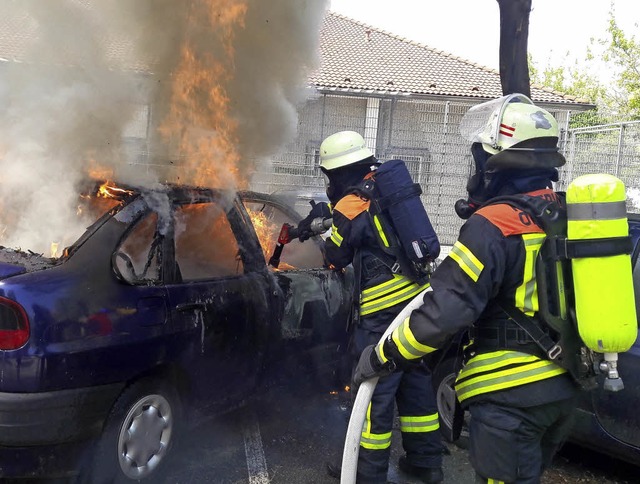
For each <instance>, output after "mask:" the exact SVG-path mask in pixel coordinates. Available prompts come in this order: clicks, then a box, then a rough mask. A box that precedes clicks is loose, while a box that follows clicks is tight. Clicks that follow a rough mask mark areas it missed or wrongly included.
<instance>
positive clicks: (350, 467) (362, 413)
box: [340, 286, 431, 484]
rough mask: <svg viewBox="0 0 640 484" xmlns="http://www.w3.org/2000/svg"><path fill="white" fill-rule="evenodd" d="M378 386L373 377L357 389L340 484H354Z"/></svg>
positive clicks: (407, 310) (403, 315) (403, 314)
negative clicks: (365, 426)
mask: <svg viewBox="0 0 640 484" xmlns="http://www.w3.org/2000/svg"><path fill="white" fill-rule="evenodd" d="M427 291H431V286H429V287H428V288H427V289H425V290H424V291H422V292H421V293H420V294H418V295H417V296H416V297H414V298H413V299H412V300H411V301H409V304H407V305H406V306H405V307H404V308H403V309H402V311H400V314H398V315H397V316H396V317H395V319H394V320H393V321H392V322H391V324H390V325H389V327H388V328H387V330H386V331H385V332H384V334H383V335H382V338H380V341H379V342H378V343H382V342H383V341H384V340H385V339H386V337H387V336H389V335H390V334H391V332H392V331H393V330H394V329H396V328H397V327H398V326H400V324H401V323H402V322H403V321H404V320H405V319H407V318H408V317H409V315H410V314H411V311H413V310H414V309H416V308H418V307H420V306H421V305H422V299H423V297H424V295H425V293H426V292H427ZM377 384H378V377H373V378H371V379H369V380H366V381H364V382H362V384H361V385H360V388H358V394H357V395H356V399H355V401H354V403H353V409H352V410H351V417H350V418H349V426H348V427H347V436H346V437H345V439H344V450H343V451H342V469H341V472H340V484H355V482H356V474H357V472H358V452H359V451H360V435H361V433H362V426H363V425H364V419H365V417H366V416H367V408H368V407H369V402H371V397H372V396H373V391H374V390H375V388H376V385H377Z"/></svg>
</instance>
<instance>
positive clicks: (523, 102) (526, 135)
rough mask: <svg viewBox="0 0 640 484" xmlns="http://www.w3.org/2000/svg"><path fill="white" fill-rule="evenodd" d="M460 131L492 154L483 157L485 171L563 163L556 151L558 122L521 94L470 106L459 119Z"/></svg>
mask: <svg viewBox="0 0 640 484" xmlns="http://www.w3.org/2000/svg"><path fill="white" fill-rule="evenodd" d="M460 132H461V133H462V135H463V136H464V137H465V138H466V139H467V140H469V141H471V142H473V143H482V148H483V149H484V151H486V152H487V153H489V154H490V155H493V156H491V157H490V158H489V159H488V160H487V165H486V168H487V169H489V170H492V169H494V170H495V169H510V168H534V167H548V168H552V167H559V166H562V165H564V164H565V162H566V160H565V158H564V156H562V155H561V154H560V153H559V152H558V136H559V130H558V122H557V121H556V120H555V118H554V117H553V116H552V115H551V113H549V111H547V110H546V109H543V108H541V107H538V106H536V105H535V104H533V102H532V101H531V99H529V98H528V97H527V96H525V95H524V94H517V93H516V94H510V95H508V96H503V97H501V98H498V99H495V100H493V101H488V102H485V103H482V104H478V105H476V106H473V107H472V108H471V109H469V111H468V112H467V114H465V116H464V117H463V118H462V121H461V123H460ZM506 151H508V153H506Z"/></svg>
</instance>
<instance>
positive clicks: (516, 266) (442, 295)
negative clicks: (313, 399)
mask: <svg viewBox="0 0 640 484" xmlns="http://www.w3.org/2000/svg"><path fill="white" fill-rule="evenodd" d="M461 132H462V133H463V135H467V136H468V139H469V140H470V141H472V146H471V153H472V156H473V159H474V161H475V173H473V174H472V175H471V176H470V178H469V181H468V184H467V192H468V199H467V200H460V201H458V202H457V203H456V212H457V213H458V215H459V216H460V217H461V218H463V219H468V220H467V221H466V222H465V223H464V225H463V226H462V228H461V229H460V233H459V236H458V240H457V241H456V242H455V244H454V245H453V247H452V249H451V252H450V253H449V256H448V257H447V258H446V259H445V260H444V261H443V262H442V263H441V264H440V266H439V267H438V268H437V269H436V271H435V272H434V274H433V275H432V277H431V287H432V291H431V292H428V293H426V294H425V296H424V299H423V304H422V305H421V306H420V307H419V308H418V309H416V310H414V311H413V312H412V313H411V315H410V316H409V317H408V318H407V319H406V320H405V321H404V322H403V323H401V325H400V326H399V327H398V328H397V329H396V330H394V331H393V333H392V334H391V335H390V336H389V337H388V338H387V339H386V340H385V341H384V342H383V343H381V344H379V345H377V346H369V347H368V348H366V349H365V350H364V351H363V354H362V356H361V359H360V361H359V363H358V365H357V367H356V371H355V374H354V384H355V385H358V384H359V383H361V382H362V381H364V380H366V379H368V378H370V377H372V376H374V375H380V374H385V373H387V372H388V371H390V369H391V368H393V366H395V365H399V364H402V363H403V362H407V361H417V360H420V359H423V360H424V359H425V358H423V357H424V356H425V355H431V359H433V360H435V359H436V355H434V354H433V353H434V352H435V351H436V350H437V349H438V348H443V347H444V346H445V345H446V344H447V342H449V341H454V340H456V339H455V338H452V337H453V336H454V335H456V334H458V332H459V331H461V330H464V329H467V328H469V331H468V336H469V341H468V343H469V344H468V345H467V346H466V347H465V348H464V358H465V359H464V365H463V367H462V369H461V370H460V373H459V375H458V377H457V380H456V393H457V396H458V399H459V401H460V403H461V404H462V407H463V408H465V409H468V410H469V413H470V416H471V419H470V422H469V438H470V445H469V453H470V460H471V464H472V465H473V467H474V470H475V472H476V476H477V481H478V482H489V483H493V482H504V483H538V482H540V477H541V475H542V473H543V470H544V469H545V468H546V467H547V466H548V465H549V464H550V462H551V459H552V456H553V455H554V453H555V451H556V450H557V449H558V447H559V446H560V445H561V443H562V441H563V439H564V438H565V436H566V435H567V433H568V431H569V428H570V425H571V413H572V410H573V408H574V406H575V400H576V396H577V393H578V385H577V384H576V383H575V381H574V380H573V379H572V378H571V377H570V376H569V374H568V373H567V371H566V370H564V369H563V368H561V367H560V366H558V365H556V364H555V363H554V362H552V361H551V360H550V359H549V358H547V357H546V355H545V354H544V353H543V352H541V351H540V350H539V349H538V346H537V345H536V344H534V340H533V339H532V338H531V337H530V336H529V335H528V334H527V333H525V332H524V331H523V330H522V329H519V327H518V326H517V325H516V324H515V323H514V322H513V320H510V318H509V317H508V316H507V314H506V312H505V311H504V310H503V307H506V305H511V307H513V306H515V308H517V310H518V311H521V312H523V313H525V314H527V315H529V316H532V317H534V319H535V318H536V316H537V312H538V309H539V308H538V296H537V287H536V279H535V266H534V262H535V259H536V254H537V252H538V250H539V249H540V246H541V244H542V241H543V240H544V237H545V234H544V232H543V231H542V230H541V229H540V227H538V226H537V225H535V223H533V222H532V220H531V218H530V217H528V216H527V214H526V213H525V212H522V211H520V210H517V209H515V208H513V207H512V206H511V205H507V204H504V203H498V204H491V205H489V204H488V203H487V202H490V201H491V199H492V198H494V197H498V196H508V195H515V194H529V195H533V196H537V197H544V198H546V199H558V197H557V194H556V193H555V192H554V191H553V190H552V182H554V181H557V180H558V171H557V168H558V167H560V166H562V165H563V164H564V163H565V159H564V157H563V156H562V154H560V153H559V151H558V124H557V122H556V120H555V119H554V118H553V116H552V115H551V114H550V113H549V112H547V111H546V110H544V109H542V108H540V107H537V106H535V105H534V104H533V103H532V102H531V100H530V99H528V98H527V97H526V96H524V95H520V94H513V95H510V96H505V97H502V98H500V99H498V100H493V101H489V102H487V103H483V104H480V105H478V106H476V107H474V108H472V109H470V110H469V112H468V113H467V114H466V115H465V117H464V118H463V120H462V123H461ZM538 324H540V326H541V327H542V326H543V325H542V324H541V323H539V319H538ZM426 359H429V357H427V358H426Z"/></svg>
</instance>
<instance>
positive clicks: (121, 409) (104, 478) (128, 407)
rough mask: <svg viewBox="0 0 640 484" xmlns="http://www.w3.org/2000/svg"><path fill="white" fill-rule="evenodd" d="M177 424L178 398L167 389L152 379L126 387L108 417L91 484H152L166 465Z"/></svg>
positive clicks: (164, 385) (171, 389) (169, 388)
mask: <svg viewBox="0 0 640 484" xmlns="http://www.w3.org/2000/svg"><path fill="white" fill-rule="evenodd" d="M178 423H179V409H178V398H177V395H176V392H175V391H174V390H173V388H171V387H170V386H169V385H167V384H165V383H164V382H162V381H160V380H156V379H152V380H145V381H140V382H138V383H135V384H133V385H131V386H130V387H128V388H127V389H126V390H125V391H124V392H123V393H122V395H120V397H119V398H118V400H117V401H116V403H115V404H114V406H113V408H112V410H111V413H110V414H109V417H108V420H107V424H106V426H105V430H104V432H103V435H102V437H101V439H100V442H99V443H98V446H97V449H96V454H95V459H94V466H93V470H92V471H91V474H92V478H91V482H133V481H140V480H152V479H150V478H151V476H157V472H158V469H159V468H161V467H164V466H165V464H166V461H167V459H168V457H169V454H170V451H171V447H172V445H173V443H174V440H175V437H176V430H177V427H178Z"/></svg>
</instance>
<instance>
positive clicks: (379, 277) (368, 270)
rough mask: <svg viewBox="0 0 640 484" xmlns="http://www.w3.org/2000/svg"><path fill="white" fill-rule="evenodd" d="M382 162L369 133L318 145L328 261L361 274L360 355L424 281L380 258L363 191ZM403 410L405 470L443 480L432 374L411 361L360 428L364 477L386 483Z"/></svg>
mask: <svg viewBox="0 0 640 484" xmlns="http://www.w3.org/2000/svg"><path fill="white" fill-rule="evenodd" d="M379 165H380V163H379V162H378V160H377V159H376V158H375V157H374V156H373V154H372V152H371V151H370V150H369V149H368V148H367V147H366V146H365V142H364V139H363V137H362V136H361V135H360V134H358V133H356V132H353V131H342V132H338V133H335V134H333V135H331V136H329V137H327V138H326V139H325V140H324V141H323V142H322V144H321V146H320V168H321V170H322V172H323V174H324V175H325V177H326V181H328V184H327V190H326V192H327V197H328V199H329V201H330V203H331V207H332V208H333V209H332V217H333V225H332V227H331V229H332V230H331V235H330V237H328V238H327V240H326V241H325V249H326V258H327V261H328V262H329V263H330V267H332V268H333V269H335V270H343V269H344V268H345V267H346V266H348V265H349V264H353V268H354V273H355V274H356V276H355V278H356V301H359V304H358V306H357V308H356V309H357V318H356V319H357V322H355V324H354V326H355V327H354V329H353V336H352V338H353V344H352V349H353V351H355V353H356V354H354V355H353V356H354V361H357V358H358V357H359V355H360V353H361V352H362V350H363V349H364V348H366V347H367V346H369V345H372V344H374V343H376V342H378V341H379V340H380V339H381V338H382V335H383V333H384V331H385V330H386V329H387V327H388V325H389V324H390V323H391V321H393V319H394V317H395V316H396V315H397V314H398V313H399V312H400V311H401V309H402V308H403V306H404V304H406V303H407V302H408V301H409V300H411V299H412V298H413V297H415V296H416V295H417V294H418V293H419V292H420V291H422V290H423V289H424V288H425V287H426V285H425V284H422V285H421V284H418V283H414V282H412V281H411V280H410V279H408V278H407V277H405V276H403V275H401V274H397V273H394V272H393V271H392V268H391V266H392V265H393V264H389V261H388V260H387V261H385V260H384V258H383V257H382V256H383V254H382V252H381V249H380V246H379V242H378V240H377V238H376V233H375V232H374V230H376V228H375V227H374V224H373V223H372V219H371V217H370V215H369V213H368V209H369V206H370V203H371V201H370V199H369V198H368V197H367V196H366V195H365V192H364V191H363V190H362V189H360V188H359V187H360V186H363V182H365V181H366V180H367V179H368V178H370V177H371V176H372V174H373V173H374V171H375V169H376V167H377V166H379ZM326 207H327V206H326V204H325V205H324V206H322V204H316V205H315V206H314V208H313V209H312V210H311V213H310V214H309V216H308V217H307V218H306V219H305V220H303V221H301V222H300V224H299V226H298V227H299V229H300V231H301V234H302V235H301V240H304V239H306V238H308V237H309V235H310V234H309V233H308V232H306V233H305V229H304V228H305V227H308V226H309V223H310V221H311V220H312V219H313V218H315V217H317V216H326V214H327V210H328V209H327V208H326ZM395 404H397V408H398V413H399V415H400V430H401V432H402V442H403V447H404V449H405V451H406V455H404V456H402V457H401V460H400V464H401V468H402V469H404V470H405V471H408V472H410V473H413V474H415V475H416V476H418V477H419V478H421V480H422V481H423V482H427V483H435V482H441V481H442V480H443V473H442V454H443V446H442V443H441V437H440V432H439V422H438V414H437V407H436V402H435V397H434V394H433V390H432V388H431V376H430V373H429V371H428V369H427V367H426V365H424V364H422V363H419V364H414V365H411V366H410V367H409V368H408V369H407V370H406V371H402V370H397V371H394V372H392V373H391V374H389V375H387V376H385V377H383V378H381V379H380V381H379V382H378V384H377V386H376V389H375V392H374V394H373V397H372V399H371V403H370V405H369V408H368V411H367V416H366V420H365V425H364V428H363V430H362V435H361V441H360V451H359V460H358V474H357V482H358V483H384V482H387V470H388V466H389V457H390V452H391V431H392V427H393V421H394V405H395ZM328 471H329V474H330V475H332V476H333V477H339V472H340V471H339V466H335V465H333V466H332V465H331V464H330V465H329V468H328Z"/></svg>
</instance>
